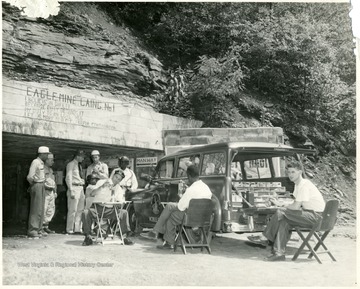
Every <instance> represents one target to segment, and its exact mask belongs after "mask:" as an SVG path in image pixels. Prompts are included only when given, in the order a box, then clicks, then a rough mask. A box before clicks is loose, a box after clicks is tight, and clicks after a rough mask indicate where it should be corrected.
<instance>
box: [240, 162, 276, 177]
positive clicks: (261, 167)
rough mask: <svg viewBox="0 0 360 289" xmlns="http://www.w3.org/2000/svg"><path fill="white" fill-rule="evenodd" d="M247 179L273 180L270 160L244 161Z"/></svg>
mask: <svg viewBox="0 0 360 289" xmlns="http://www.w3.org/2000/svg"><path fill="white" fill-rule="evenodd" d="M244 170H245V174H246V179H265V178H271V170H270V165H269V160H268V159H254V160H248V161H244Z"/></svg>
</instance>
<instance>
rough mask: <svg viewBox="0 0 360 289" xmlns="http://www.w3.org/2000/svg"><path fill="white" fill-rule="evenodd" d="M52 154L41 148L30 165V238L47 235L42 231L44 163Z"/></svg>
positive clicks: (47, 149) (28, 177)
mask: <svg viewBox="0 0 360 289" xmlns="http://www.w3.org/2000/svg"><path fill="white" fill-rule="evenodd" d="M49 153H50V151H49V148H48V147H45V146H41V147H39V149H38V157H37V158H36V159H34V160H33V161H32V163H31V165H30V169H29V173H28V175H27V177H26V179H27V180H28V182H29V183H30V197H31V200H30V213H29V224H28V232H27V234H28V236H29V237H31V238H39V237H42V236H46V235H47V234H46V233H45V232H44V231H43V230H42V227H43V220H44V206H45V187H44V182H45V171H44V162H45V160H46V159H47V157H48V154H49Z"/></svg>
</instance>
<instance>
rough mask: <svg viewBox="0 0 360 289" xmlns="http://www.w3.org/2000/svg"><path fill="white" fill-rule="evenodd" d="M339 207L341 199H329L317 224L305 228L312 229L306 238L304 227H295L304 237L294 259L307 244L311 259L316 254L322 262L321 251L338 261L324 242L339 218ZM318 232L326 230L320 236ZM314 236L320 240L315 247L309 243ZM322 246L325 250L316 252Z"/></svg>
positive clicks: (301, 236) (317, 258)
mask: <svg viewBox="0 0 360 289" xmlns="http://www.w3.org/2000/svg"><path fill="white" fill-rule="evenodd" d="M338 207H339V201H338V200H329V201H327V202H326V205H325V209H324V212H323V213H322V216H321V218H320V219H319V220H318V222H317V223H316V224H314V226H313V227H312V228H305V229H310V231H309V233H308V235H307V236H306V238H305V237H304V235H303V233H302V232H301V229H304V228H303V227H299V226H297V227H295V228H294V229H295V230H296V232H297V233H298V234H299V236H300V238H301V239H302V241H303V243H302V244H301V245H300V247H299V249H298V250H297V251H296V253H295V255H294V257H293V258H292V260H293V261H295V260H296V259H297V258H298V257H299V255H300V253H301V251H302V250H303V249H304V247H305V246H306V247H308V249H309V250H310V254H309V256H308V258H309V259H311V258H312V256H314V257H315V258H316V260H317V261H318V262H319V263H320V264H322V263H321V260H320V259H319V256H318V255H317V254H319V253H328V254H329V256H330V258H331V259H332V260H333V261H336V259H335V258H334V256H333V255H332V253H331V252H330V250H329V249H328V248H327V247H326V245H325V244H324V241H325V238H326V237H327V236H328V234H329V233H330V231H331V230H332V229H333V228H334V226H335V223H336V220H337V210H338ZM318 232H324V233H323V234H322V235H321V237H320V236H319V233H318ZM313 236H315V237H316V239H317V241H318V242H317V243H316V245H315V247H314V248H312V247H311V245H310V244H309V241H310V240H311V238H312V237H313ZM320 246H322V247H323V248H324V251H322V252H316V251H317V250H318V248H319V247H320Z"/></svg>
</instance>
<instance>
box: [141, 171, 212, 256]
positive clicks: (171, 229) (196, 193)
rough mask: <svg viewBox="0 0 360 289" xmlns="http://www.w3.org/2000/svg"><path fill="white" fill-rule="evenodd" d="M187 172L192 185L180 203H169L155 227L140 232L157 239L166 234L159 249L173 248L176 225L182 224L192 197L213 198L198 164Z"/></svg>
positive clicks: (144, 235) (149, 237)
mask: <svg viewBox="0 0 360 289" xmlns="http://www.w3.org/2000/svg"><path fill="white" fill-rule="evenodd" d="M186 174H187V177H188V180H189V184H190V186H189V187H188V188H187V189H186V191H185V193H184V194H183V195H182V197H181V198H180V200H179V202H178V203H168V204H167V205H166V207H165V209H164V210H163V211H162V213H161V215H160V217H159V220H158V221H157V222H156V224H155V227H154V229H153V230H152V231H150V232H148V233H143V234H140V236H142V237H144V238H147V239H150V240H157V239H158V238H159V234H163V235H164V240H165V242H163V243H162V244H159V245H158V246H157V248H158V249H173V248H174V244H175V236H176V226H177V225H180V224H181V222H182V219H183V217H184V214H185V210H186V209H187V208H188V207H189V203H190V200H192V199H211V196H212V193H211V191H210V188H209V187H208V186H207V185H206V184H205V183H204V182H203V181H201V180H200V179H199V168H198V167H197V166H196V165H190V166H189V167H188V168H187V170H186Z"/></svg>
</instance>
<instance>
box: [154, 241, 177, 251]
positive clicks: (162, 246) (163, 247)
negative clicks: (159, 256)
mask: <svg viewBox="0 0 360 289" xmlns="http://www.w3.org/2000/svg"><path fill="white" fill-rule="evenodd" d="M156 248H158V249H161V250H174V245H171V244H169V243H168V242H165V243H164V244H163V245H157V246H156Z"/></svg>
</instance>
